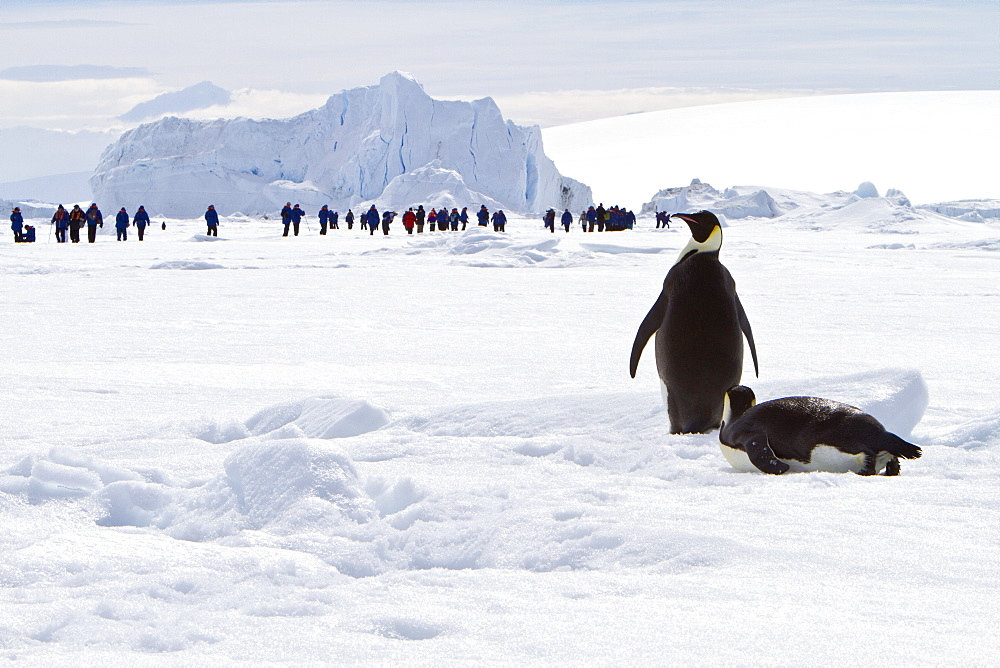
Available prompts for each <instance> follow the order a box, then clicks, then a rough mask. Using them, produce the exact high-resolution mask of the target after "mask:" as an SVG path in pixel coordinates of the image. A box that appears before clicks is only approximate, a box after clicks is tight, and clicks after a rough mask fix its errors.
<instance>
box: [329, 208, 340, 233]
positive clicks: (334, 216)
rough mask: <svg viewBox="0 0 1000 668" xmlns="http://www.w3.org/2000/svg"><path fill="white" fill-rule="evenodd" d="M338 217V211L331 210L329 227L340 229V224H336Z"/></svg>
mask: <svg viewBox="0 0 1000 668" xmlns="http://www.w3.org/2000/svg"><path fill="white" fill-rule="evenodd" d="M339 218H340V214H339V213H337V212H336V211H331V212H330V229H331V230H339V229H340V225H338V224H337V220H338V219H339Z"/></svg>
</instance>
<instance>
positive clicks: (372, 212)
mask: <svg viewBox="0 0 1000 668" xmlns="http://www.w3.org/2000/svg"><path fill="white" fill-rule="evenodd" d="M207 215H208V214H206V216H207ZM316 215H317V217H318V218H319V233H320V234H323V235H325V234H326V231H327V229H331V230H339V229H340V222H339V221H340V213H339V212H337V211H330V207H329V206H328V205H326V204H324V205H323V206H322V208H320V210H319V212H318V213H317V214H316ZM397 215H399V214H398V213H397V212H396V211H389V210H386V211H383V212H382V213H381V214H379V212H378V209H376V208H375V205H374V204H372V205H371V207H369V208H368V210H367V211H364V212H362V213H361V215H359V216H357V217H355V215H354V211H352V210H351V209H348V210H347V213H346V214H344V222H345V223H347V229H349V230H353V229H354V222H355V220H357V221H358V222H359V223H360V229H362V230H368V232H369V235H374V234H375V232H376V231H377V230H378V229H379V226H380V225H381V228H382V234H384V235H388V234H389V226H390V225H391V224H392V222H393V220H395V218H396V216H397ZM305 216H306V212H305V211H303V210H302V208H301V207H300V206H299V205H298V204H296V205H294V206H293V205H292V203H291V202H288V203H286V204H285V206H284V207H283V208H282V209H281V222H282V224H283V225H284V226H285V230H284V233H283V234H282V236H284V237H287V236H288V233H289V231H291V233H292V234H293V236H298V235H299V225H300V223H301V222H302V219H303V218H304V217H305ZM476 219H477V221H478V225H479V226H480V227H489V225H490V224H491V223H492V224H493V231H494V232H506V231H507V216H506V214H504V212H503V209H499V210H497V211H495V212H494V213H493V215H492V216H491V215H490V212H489V209H487V208H486V205H485V204H482V205H480V207H479V211H477V212H476ZM206 220H207V218H206ZM402 220H403V228H404V229H405V230H406V233H407V234H413V233H414V231H416V233H417V234H422V233H423V231H424V227H425V226H426V227H428V231H430V232H434V231H435V228H436V229H437V230H439V231H441V232H447V231H449V230H450V231H452V232H457V231H459V229H462V230H464V229H466V227H467V226H468V224H469V208H468V207H462V210H461V211H459V210H458V208H457V207H456V208H453V209H452V210H451V211H450V212H449V211H448V209H447V207H441V209H440V210H438V209H436V208H433V207H432V208H431V210H430V211H427V210H425V209H424V205H423V204H420V205H418V206H417V208H416V209H414V208H413V207H412V206H411V207H409V208H408V209H407V210H406V212H405V213H403V218H402Z"/></svg>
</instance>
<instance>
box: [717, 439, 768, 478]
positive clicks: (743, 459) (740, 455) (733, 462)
mask: <svg viewBox="0 0 1000 668" xmlns="http://www.w3.org/2000/svg"><path fill="white" fill-rule="evenodd" d="M719 447H720V448H722V456H723V457H725V458H726V461H727V462H729V465H730V466H732V467H733V468H734V469H736V470H737V471H743V472H744V473H749V472H751V471H757V472H758V473H760V469H758V468H757V467H756V466H754V465H753V464H751V463H750V458H749V457H747V453H745V452H743V451H742V450H737V449H736V448H730V447H729V446H728V445H723V444H722V443H720V444H719Z"/></svg>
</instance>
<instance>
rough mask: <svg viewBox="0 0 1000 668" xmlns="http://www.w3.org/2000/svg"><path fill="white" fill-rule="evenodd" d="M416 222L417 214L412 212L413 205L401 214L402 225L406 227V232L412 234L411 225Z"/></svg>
mask: <svg viewBox="0 0 1000 668" xmlns="http://www.w3.org/2000/svg"><path fill="white" fill-rule="evenodd" d="M416 223H417V214H415V213H413V207H412V206H411V207H410V208H409V209H407V210H406V213H404V214H403V227H405V228H406V233H407V234H413V226H414V225H415V224H416Z"/></svg>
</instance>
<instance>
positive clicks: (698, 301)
mask: <svg viewBox="0 0 1000 668" xmlns="http://www.w3.org/2000/svg"><path fill="white" fill-rule="evenodd" d="M668 218H680V219H681V220H683V221H684V222H685V223H687V225H688V227H689V228H690V229H691V240H690V241H688V244H687V246H685V247H684V250H682V251H681V254H680V256H678V258H677V261H676V262H675V263H674V266H673V267H671V268H670V271H669V272H667V277H666V278H665V279H664V280H663V290H662V291H661V292H660V296H659V297H658V298H657V300H656V303H655V304H653V307H652V308H651V309H649V313H647V314H646V317H645V318H644V319H643V321H642V324H641V325H639V331H638V332H637V333H636V335H635V342H634V343H633V344H632V358H631V360H630V363H629V371H630V372H631V374H632V377H633V378H635V370H636V367H637V366H638V365H639V357H640V356H641V355H642V349H643V348H645V346H646V342H647V341H649V337H651V336H652V335H653V333H654V332H655V333H656V370H657V372H658V373H659V375H660V380H661V381H662V388H661V389H662V391H663V396H664V403H665V404H666V406H667V415H668V416H669V418H670V432H671V433H673V434H682V433H695V432H702V433H703V432H708V431H711V430H713V429H716V428H717V427H718V426H719V423H720V422H721V421H722V407H723V402H724V399H725V395H726V390H728V389H729V388H731V387H733V386H734V385H738V384H739V381H740V377H741V376H742V374H743V336H744V335H746V337H747V342H748V343H749V344H750V354H751V355H752V356H753V368H754V372H755V373H757V374H758V375H759V371H758V369H757V349H756V347H755V346H754V342H753V332H752V331H751V330H750V321H749V320H747V315H746V313H745V312H744V311H743V305H742V304H740V298H739V296H738V295H737V294H736V281H734V280H733V277H732V275H731V274H730V273H729V270H728V269H726V268H725V266H723V264H722V263H721V262H719V249H720V248H721V247H722V226H721V225H720V224H719V219H718V218H716V217H715V214H713V213H711V212H710V211H699V212H698V213H675V214H673V215H672V216H668Z"/></svg>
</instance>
